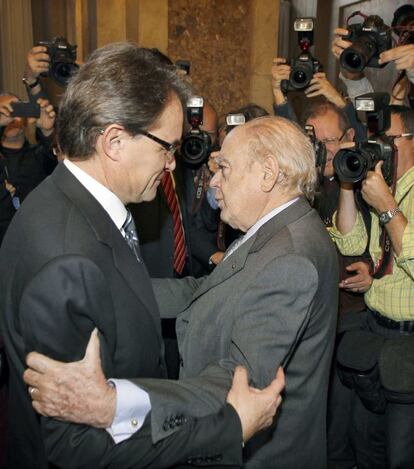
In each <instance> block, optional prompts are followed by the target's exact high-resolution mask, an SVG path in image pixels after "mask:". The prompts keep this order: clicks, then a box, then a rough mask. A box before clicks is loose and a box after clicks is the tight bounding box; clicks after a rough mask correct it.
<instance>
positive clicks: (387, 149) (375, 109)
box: [333, 93, 395, 185]
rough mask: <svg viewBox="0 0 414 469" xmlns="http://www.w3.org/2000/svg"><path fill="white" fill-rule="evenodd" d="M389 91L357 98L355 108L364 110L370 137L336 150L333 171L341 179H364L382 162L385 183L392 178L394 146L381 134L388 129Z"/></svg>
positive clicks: (346, 180)
mask: <svg viewBox="0 0 414 469" xmlns="http://www.w3.org/2000/svg"><path fill="white" fill-rule="evenodd" d="M389 100H390V97H389V95H388V93H368V94H365V95H362V96H358V97H357V98H356V102H355V107H356V109H357V110H358V111H365V112H366V118H367V126H368V129H369V131H370V132H371V133H372V136H371V137H369V138H368V139H367V141H365V142H362V143H357V144H356V145H355V147H354V148H351V149H343V150H339V151H338V153H337V154H336V155H335V158H334V160H333V165H334V168H335V172H336V174H337V176H338V178H339V180H340V181H342V182H349V183H353V184H354V183H357V182H360V181H362V180H363V179H365V177H366V176H367V172H368V171H372V170H374V168H375V166H376V164H377V163H378V162H379V161H383V162H384V163H383V165H382V174H383V176H384V179H385V181H386V183H387V184H388V185H391V184H392V182H393V180H394V172H395V165H394V160H395V148H394V145H393V143H392V140H391V139H390V138H389V137H387V136H386V135H384V132H385V131H386V130H387V129H388V128H389V126H390V121H391V117H390V116H391V112H390V109H389V107H388V103H389Z"/></svg>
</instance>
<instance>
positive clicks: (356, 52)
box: [339, 15, 392, 72]
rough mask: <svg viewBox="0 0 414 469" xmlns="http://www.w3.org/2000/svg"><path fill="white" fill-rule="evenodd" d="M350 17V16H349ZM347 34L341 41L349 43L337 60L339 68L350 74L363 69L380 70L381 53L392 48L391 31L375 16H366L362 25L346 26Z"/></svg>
mask: <svg viewBox="0 0 414 469" xmlns="http://www.w3.org/2000/svg"><path fill="white" fill-rule="evenodd" d="M351 16H352V15H351ZM347 28H348V30H349V34H348V35H347V36H343V39H345V40H347V41H351V42H352V45H351V46H349V47H348V48H346V49H345V50H344V51H343V52H342V54H341V56H340V58H339V60H340V63H341V66H342V67H343V68H344V69H346V70H348V71H350V72H361V71H362V70H364V68H365V67H374V68H382V67H385V65H386V64H382V65H381V64H379V63H378V59H379V55H380V54H381V52H384V51H386V50H388V49H391V47H392V37H391V29H390V27H389V26H387V25H385V24H384V21H383V20H382V18H380V17H379V16H377V15H371V16H368V17H367V18H366V19H365V21H364V22H363V23H359V24H351V25H348V27H347Z"/></svg>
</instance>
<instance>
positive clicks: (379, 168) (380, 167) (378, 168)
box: [375, 160, 384, 175]
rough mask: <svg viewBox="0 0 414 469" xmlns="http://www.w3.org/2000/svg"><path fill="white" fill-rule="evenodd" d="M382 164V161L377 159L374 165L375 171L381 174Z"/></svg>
mask: <svg viewBox="0 0 414 469" xmlns="http://www.w3.org/2000/svg"><path fill="white" fill-rule="evenodd" d="M383 164H384V161H382V160H381V161H378V163H377V164H376V165H375V173H377V174H381V175H382V165H383Z"/></svg>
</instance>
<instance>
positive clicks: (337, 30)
mask: <svg viewBox="0 0 414 469" xmlns="http://www.w3.org/2000/svg"><path fill="white" fill-rule="evenodd" d="M334 34H337V35H338V36H346V35H347V34H348V30H347V29H345V28H335V29H334Z"/></svg>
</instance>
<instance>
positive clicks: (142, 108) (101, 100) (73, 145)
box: [57, 43, 189, 159]
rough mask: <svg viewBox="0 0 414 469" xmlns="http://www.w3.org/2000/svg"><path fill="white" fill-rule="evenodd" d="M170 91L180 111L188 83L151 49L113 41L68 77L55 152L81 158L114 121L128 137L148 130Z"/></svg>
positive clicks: (167, 98) (93, 147)
mask: <svg viewBox="0 0 414 469" xmlns="http://www.w3.org/2000/svg"><path fill="white" fill-rule="evenodd" d="M172 93H175V94H176V95H177V96H178V98H179V99H180V100H181V102H182V104H183V107H184V106H185V103H186V101H187V98H188V95H189V89H188V85H187V84H186V83H185V82H184V81H183V80H182V79H181V78H180V77H179V76H178V75H177V73H176V69H175V67H174V66H173V65H170V64H168V63H166V61H165V60H163V59H162V58H160V55H159V53H157V52H155V51H154V50H151V49H145V48H141V47H138V46H137V45H135V44H132V43H114V44H109V45H107V46H105V47H102V48H100V49H97V50H96V51H94V52H93V53H92V54H91V55H90V57H89V58H88V60H87V62H85V64H84V65H82V66H81V67H80V69H79V71H78V72H77V73H76V74H75V75H74V76H73V77H72V78H71V80H70V82H69V84H68V86H67V88H66V91H65V93H64V95H63V97H62V100H61V103H60V106H59V112H58V118H57V140H58V145H59V148H60V151H61V152H62V153H63V154H64V155H65V156H66V157H68V158H69V159H70V158H76V159H86V158H88V157H89V156H91V155H92V154H93V152H94V150H95V145H96V139H97V137H98V135H99V133H100V131H101V130H102V129H104V128H105V127H106V126H108V125H110V124H113V123H117V124H120V125H122V126H123V127H124V128H125V130H126V131H127V132H128V133H130V134H131V135H137V134H138V133H139V132H138V130H147V129H148V128H149V127H150V126H151V125H152V124H153V123H154V122H155V121H156V120H157V118H158V117H159V115H160V114H161V112H162V111H163V109H164V107H165V105H166V104H167V102H168V100H169V99H170V98H171V94H172Z"/></svg>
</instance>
